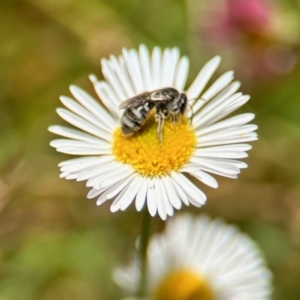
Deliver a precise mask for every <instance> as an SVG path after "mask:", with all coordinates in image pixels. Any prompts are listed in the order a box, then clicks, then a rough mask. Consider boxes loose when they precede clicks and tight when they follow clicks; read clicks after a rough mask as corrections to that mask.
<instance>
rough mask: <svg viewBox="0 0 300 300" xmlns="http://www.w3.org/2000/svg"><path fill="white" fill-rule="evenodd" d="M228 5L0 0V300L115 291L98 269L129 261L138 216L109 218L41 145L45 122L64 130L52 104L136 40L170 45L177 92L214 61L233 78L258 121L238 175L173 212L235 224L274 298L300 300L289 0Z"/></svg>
mask: <svg viewBox="0 0 300 300" xmlns="http://www.w3.org/2000/svg"><path fill="white" fill-rule="evenodd" d="M251 1H252V0H251ZM251 1H250V0H249V1H248V2H251ZM229 2H230V0H227V1H225V0H224V1H222V0H213V1H199V0H186V1H184V0H165V1H161V0H146V1H141V0H102V1H101V0H86V1H75V0H1V2H0V41H1V46H0V101H1V106H0V128H1V129H0V137H1V148H0V300H20V299H22V300H36V299H38V300H40V299H41V300H50V299H73V300H81V299H86V300H94V299H95V300H96V299H107V300H109V299H118V298H119V297H121V296H122V293H121V291H120V290H119V289H118V288H117V287H116V286H115V284H114V283H113V282H112V280H111V270H112V269H113V268H114V267H116V266H118V265H119V264H120V263H124V262H126V261H127V260H128V259H129V258H130V256H131V254H132V253H133V250H134V241H135V239H136V237H137V235H138V233H139V226H140V222H141V214H139V213H137V212H136V211H135V209H134V207H133V206H132V207H131V208H130V209H128V211H127V212H122V213H115V214H112V213H110V212H109V203H108V204H105V205H103V206H101V207H97V206H96V205H95V201H93V200H87V199H86V194H87V188H86V187H85V185H84V183H76V182H74V181H66V180H62V179H59V170H58V167H57V164H58V163H59V162H60V161H62V160H66V159H67V158H68V156H67V155H64V154H59V153H56V152H55V150H54V149H52V148H51V147H49V142H50V140H51V139H53V138H54V136H53V135H52V134H50V133H49V132H47V127H48V126H49V125H52V124H63V121H62V120H60V119H59V117H58V116H57V115H56V113H55V108H56V107H58V106H60V103H59V100H58V97H59V95H61V94H65V95H69V91H68V86H69V85H70V84H73V83H74V84H77V85H79V86H81V87H82V88H84V89H86V90H87V91H89V92H90V93H91V94H92V95H95V93H94V91H93V89H92V85H91V83H90V82H89V80H88V75H89V74H90V73H95V74H97V76H99V77H100V78H102V74H101V70H100V67H99V60H100V58H102V57H108V56H109V55H110V54H112V53H113V54H119V53H120V52H121V48H122V47H138V45H139V44H140V43H145V44H146V45H147V46H149V47H150V48H152V47H153V46H155V45H159V46H162V47H165V46H169V47H173V46H177V47H179V48H180V50H181V53H183V54H186V55H188V56H189V58H190V62H191V68H190V74H189V78H188V83H190V82H191V81H192V79H193V78H194V77H195V75H196V74H197V72H198V71H199V69H200V67H201V66H202V65H203V64H204V63H205V62H206V61H207V60H208V59H210V58H211V57H213V56H214V55H216V54H219V55H221V56H222V57H223V62H222V65H221V67H220V68H219V70H218V72H217V75H220V74H222V72H225V71H226V70H228V69H234V70H235V71H236V78H238V80H241V81H242V83H243V85H242V88H241V90H242V91H243V92H244V93H249V94H251V96H252V99H251V101H250V103H249V104H247V105H246V106H245V107H242V108H241V109H240V110H239V112H248V111H253V112H255V113H256V116H257V117H256V119H255V122H256V123H257V124H258V125H259V131H258V132H259V137H260V139H259V141H258V142H255V143H253V150H251V151H250V156H249V158H247V159H246V162H247V163H248V164H249V168H248V169H246V170H243V171H242V174H241V176H240V177H239V179H238V180H230V179H224V178H218V181H219V183H220V187H219V189H217V190H213V189H210V188H208V187H205V186H204V185H201V188H202V189H203V190H204V191H205V192H206V193H207V195H208V202H207V205H205V206H204V207H203V208H202V209H192V208H189V209H184V210H190V211H192V212H193V213H201V212H205V213H208V214H210V215H212V216H220V217H222V218H224V219H225V220H227V221H228V222H231V223H236V224H237V225H239V226H240V228H241V229H242V230H243V231H244V232H247V233H248V234H249V235H250V236H251V237H252V238H253V239H254V240H256V241H257V242H258V244H259V245H260V247H261V248H262V250H263V252H264V253H265V257H266V259H267V262H268V265H269V267H270V268H271V269H272V271H273V273H274V297H273V298H274V299H276V300H279V299H295V300H296V299H300V284H299V282H300V281H299V280H300V251H299V250H300V249H299V248H300V163H299V162H300V159H299V152H300V93H299V92H300V88H299V87H300V63H299V40H300V38H299V33H300V2H299V1H297V0H289V1H283V0H282V1H272V2H271V8H272V9H270V7H268V9H266V7H267V6H266V7H265V11H264V12H263V13H264V14H265V15H263V13H262V14H261V13H257V12H256V11H255V9H253V11H251V9H249V8H248V9H245V10H244V11H242V9H241V10H239V9H236V8H234V9H233V8H232V7H231V6H230V5H231V4H232V3H231V4H230V3H229ZM229 4H230V5H229ZM268 5H270V3H269V4H268ZM230 9H231V11H230ZM263 9H264V8H262V10H263ZM247 14H249V15H247ZM224 20H225V21H224ZM217 75H215V77H214V78H217Z"/></svg>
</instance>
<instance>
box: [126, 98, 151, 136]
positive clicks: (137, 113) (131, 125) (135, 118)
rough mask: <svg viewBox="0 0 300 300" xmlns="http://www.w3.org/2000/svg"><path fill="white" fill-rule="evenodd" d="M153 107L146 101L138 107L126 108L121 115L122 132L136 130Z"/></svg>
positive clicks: (128, 133)
mask: <svg viewBox="0 0 300 300" xmlns="http://www.w3.org/2000/svg"><path fill="white" fill-rule="evenodd" d="M153 107H154V104H153V103H146V104H145V105H142V106H139V107H130V108H127V109H126V110H125V111H124V114H123V116H122V117H121V128H122V132H123V134H124V135H130V134H133V133H134V132H135V131H138V130H139V129H140V128H141V126H142V125H143V123H144V122H145V120H146V118H147V117H148V115H149V113H150V111H151V109H152V108H153Z"/></svg>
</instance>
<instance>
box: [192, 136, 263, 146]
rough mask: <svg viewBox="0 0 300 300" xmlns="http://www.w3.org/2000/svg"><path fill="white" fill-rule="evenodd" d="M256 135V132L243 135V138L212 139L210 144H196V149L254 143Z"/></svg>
mask: <svg viewBox="0 0 300 300" xmlns="http://www.w3.org/2000/svg"><path fill="white" fill-rule="evenodd" d="M257 139H258V138H257V133H256V132H250V133H247V134H244V135H243V136H240V135H239V136H233V137H230V138H224V139H217V140H216V139H214V140H213V141H211V142H201V140H200V141H199V143H198V144H197V147H210V146H216V145H227V144H236V143H244V142H250V141H256V140H257Z"/></svg>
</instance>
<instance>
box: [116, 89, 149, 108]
mask: <svg viewBox="0 0 300 300" xmlns="http://www.w3.org/2000/svg"><path fill="white" fill-rule="evenodd" d="M150 100H151V99H150V93H149V92H146V93H143V94H140V95H137V96H134V97H132V98H129V99H127V100H125V101H123V102H122V103H121V104H120V106H119V109H125V108H130V107H138V106H141V105H144V104H145V103H147V102H149V101H150Z"/></svg>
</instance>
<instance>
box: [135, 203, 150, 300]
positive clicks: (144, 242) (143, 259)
mask: <svg viewBox="0 0 300 300" xmlns="http://www.w3.org/2000/svg"><path fill="white" fill-rule="evenodd" d="M153 220H154V218H153V217H151V216H150V214H149V212H148V209H147V208H145V209H144V216H143V221H142V232H141V239H140V243H139V260H140V268H141V273H140V283H139V289H138V292H137V293H138V296H140V297H141V296H144V295H145V290H146V282H147V248H148V243H149V239H150V232H151V228H152V224H153Z"/></svg>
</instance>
